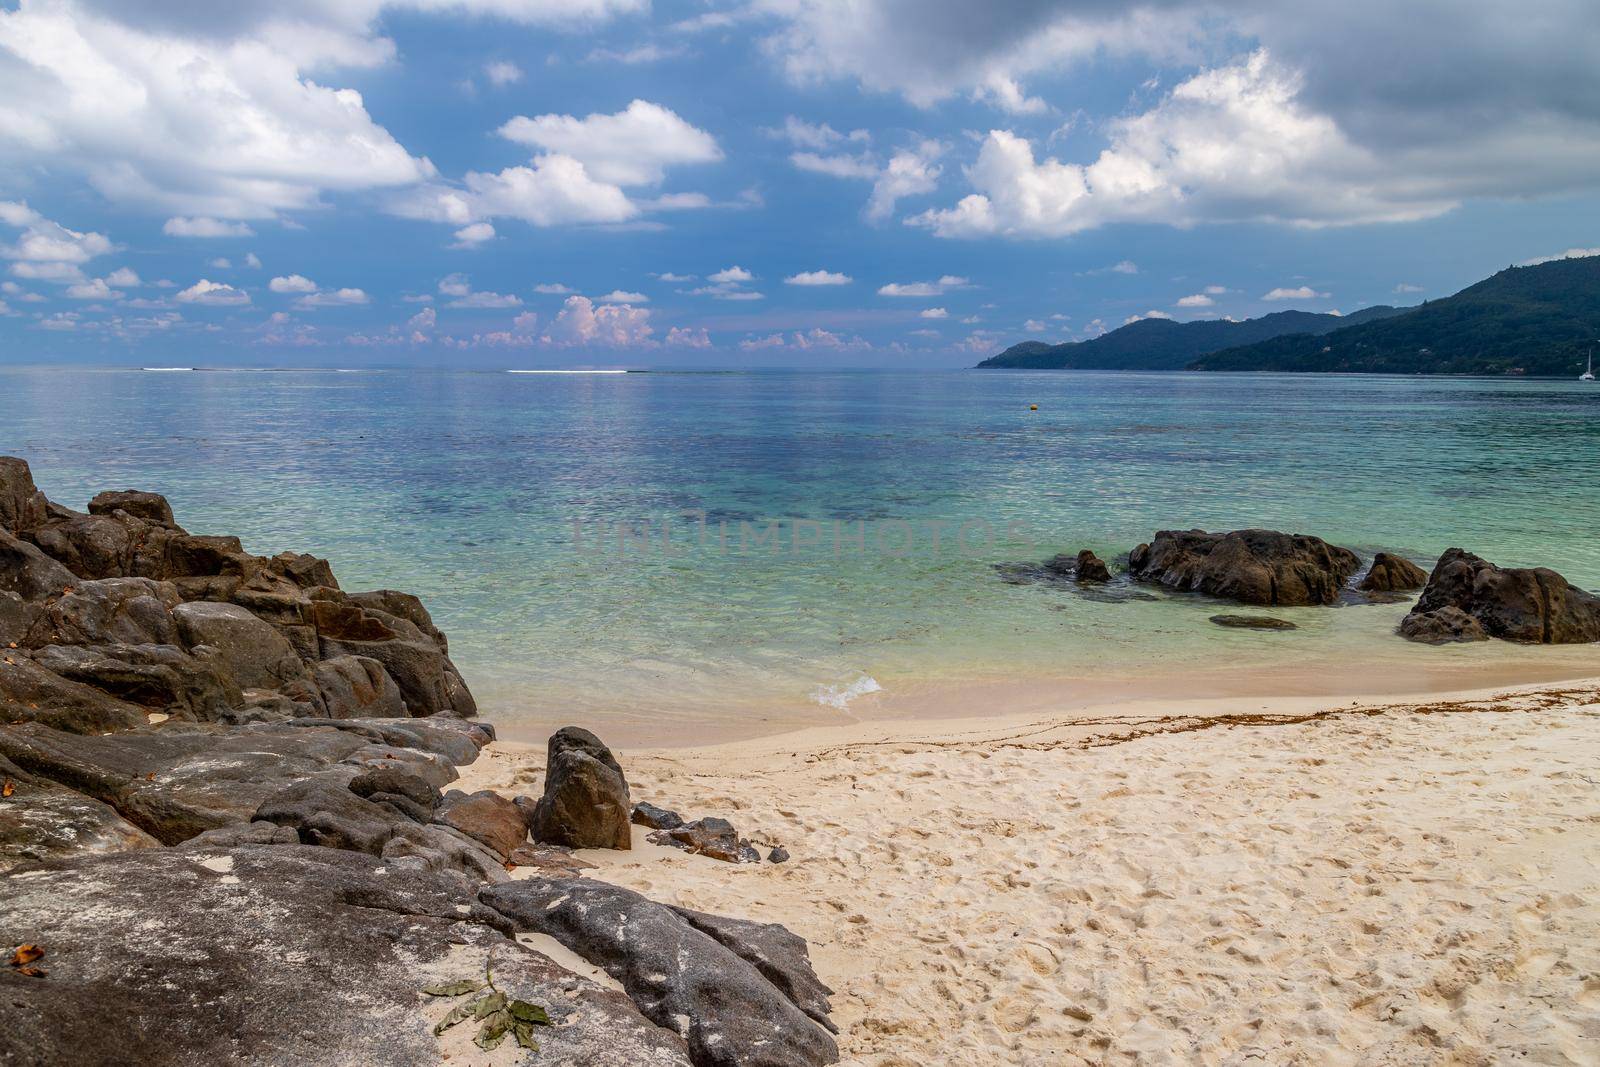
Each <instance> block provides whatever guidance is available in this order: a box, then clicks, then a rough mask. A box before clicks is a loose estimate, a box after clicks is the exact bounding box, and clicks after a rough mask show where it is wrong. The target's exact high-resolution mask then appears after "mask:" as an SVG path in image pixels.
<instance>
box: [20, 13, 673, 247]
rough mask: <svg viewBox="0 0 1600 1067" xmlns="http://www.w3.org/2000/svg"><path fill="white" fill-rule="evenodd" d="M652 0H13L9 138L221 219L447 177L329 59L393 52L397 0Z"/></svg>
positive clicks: (105, 186)
mask: <svg viewBox="0 0 1600 1067" xmlns="http://www.w3.org/2000/svg"><path fill="white" fill-rule="evenodd" d="M645 3H646V0H571V2H567V0H332V2H324V3H312V2H308V0H288V2H285V3H273V4H213V5H209V6H203V5H202V6H196V5H193V4H179V5H173V4H159V3H153V2H148V0H134V2H125V0H20V3H19V4H17V5H16V6H15V9H14V10H0V145H3V146H4V149H5V151H6V154H7V157H8V158H10V159H12V160H18V161H19V160H29V161H39V162H47V163H51V164H59V165H64V166H66V167H70V168H72V169H74V170H77V171H79V172H81V173H82V174H84V176H85V177H86V178H87V179H88V180H89V182H90V183H91V184H92V185H93V186H94V187H95V188H96V189H97V190H99V191H100V192H101V193H102V194H103V195H105V196H106V197H108V198H110V199H112V200H116V201H123V202H132V203H141V204H145V205H149V206H153V207H155V208H158V209H167V210H173V211H176V212H181V213H182V214H183V215H185V216H189V215H196V216H201V217H212V218H218V219H240V218H265V217H270V216H272V215H275V214H277V213H279V212H283V211H292V210H296V209H299V208H305V207H310V206H314V205H315V204H317V203H318V202H319V200H320V198H321V196H322V194H323V193H324V192H330V191H332V192H342V191H354V190H364V189H377V188H386V187H395V186H402V185H410V184H412V183H415V182H418V181H422V180H425V179H427V178H429V177H431V176H432V174H433V166H432V164H430V163H429V162H428V161H427V160H426V159H425V158H419V157H416V156H412V155H411V154H410V153H408V152H407V151H406V150H405V148H403V147H402V146H401V145H400V144H399V143H398V142H397V141H396V140H395V139H394V137H393V136H392V135H391V134H390V133H389V132H388V131H387V130H386V129H384V128H383V127H382V126H380V125H378V124H377V123H376V122H375V121H374V120H373V118H372V117H371V115H370V114H368V112H367V110H366V106H365V102H364V101H363V100H362V98H361V95H360V94H359V93H358V92H356V91H355V90H353V89H347V88H337V87H334V86H330V85H327V84H324V83H323V80H322V79H323V78H324V77H325V76H326V74H327V73H328V72H330V71H334V70H337V69H340V68H362V67H369V68H370V67H375V66H378V65H381V64H384V63H387V62H390V61H391V60H392V59H393V58H394V56H395V53H396V50H395V46H394V44H393V42H392V41H390V40H389V39H388V38H386V37H383V36H381V35H380V33H379V32H378V31H377V28H376V27H377V26H378V25H379V19H380V16H381V15H382V13H383V12H384V11H385V10H398V9H412V10H416V11H421V12H429V13H436V14H439V15H447V14H448V15H463V14H465V15H481V16H486V17H494V18H500V19H508V20H513V21H517V22H522V23H530V24H556V25H585V24H590V23H593V22H596V21H600V20H602V19H605V18H608V17H611V16H612V15H615V14H618V13H621V12H627V11H637V10H640V9H642V8H643V7H644V6H645Z"/></svg>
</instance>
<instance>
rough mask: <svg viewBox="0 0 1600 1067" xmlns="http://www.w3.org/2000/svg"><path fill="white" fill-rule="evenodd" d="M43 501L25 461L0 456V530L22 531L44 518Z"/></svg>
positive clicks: (44, 504) (24, 531) (13, 457)
mask: <svg viewBox="0 0 1600 1067" xmlns="http://www.w3.org/2000/svg"><path fill="white" fill-rule="evenodd" d="M46 504H47V502H46V500H45V497H44V494H43V493H41V492H39V487H38V486H36V485H34V484H33V472H32V471H31V470H29V469H28V464H27V463H26V462H25V461H23V460H20V459H18V458H17V457H15V456H0V530H9V531H11V532H12V533H26V532H27V531H29V530H31V529H33V528H34V527H35V526H37V525H39V524H40V523H41V522H43V521H44V520H45V508H46Z"/></svg>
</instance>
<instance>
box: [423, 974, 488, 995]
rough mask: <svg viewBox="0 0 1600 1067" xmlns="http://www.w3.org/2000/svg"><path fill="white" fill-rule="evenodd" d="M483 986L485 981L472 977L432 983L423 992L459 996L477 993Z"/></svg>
mask: <svg viewBox="0 0 1600 1067" xmlns="http://www.w3.org/2000/svg"><path fill="white" fill-rule="evenodd" d="M482 988H483V983H482V982H478V981H474V980H473V979H471V978H463V979H461V981H459V982H441V983H439V984H438V985H431V986H429V987H428V988H427V989H424V990H423V992H424V993H426V994H428V996H430V997H459V996H461V995H462V994H464V993H476V992H477V991H478V990H480V989H482Z"/></svg>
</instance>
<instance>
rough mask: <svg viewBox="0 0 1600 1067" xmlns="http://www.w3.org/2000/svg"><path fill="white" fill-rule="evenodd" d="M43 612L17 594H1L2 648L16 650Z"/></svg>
mask: <svg viewBox="0 0 1600 1067" xmlns="http://www.w3.org/2000/svg"><path fill="white" fill-rule="evenodd" d="M43 610H44V608H43V606H42V605H40V604H37V603H34V602H31V601H28V600H24V599H23V598H22V597H21V596H20V595H18V594H17V593H12V592H0V648H15V647H17V646H18V645H19V644H21V643H22V642H23V641H25V640H26V639H27V637H28V631H29V630H31V629H33V627H34V624H35V623H37V622H38V621H39V613H40V612H41V611H43Z"/></svg>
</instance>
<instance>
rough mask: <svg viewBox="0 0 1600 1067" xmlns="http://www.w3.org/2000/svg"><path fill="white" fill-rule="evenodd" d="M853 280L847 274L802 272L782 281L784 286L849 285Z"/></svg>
mask: <svg viewBox="0 0 1600 1067" xmlns="http://www.w3.org/2000/svg"><path fill="white" fill-rule="evenodd" d="M853 280H854V279H853V278H851V277H850V275H848V274H840V273H838V272H837V271H831V270H804V271H801V272H800V273H799V274H791V275H789V276H788V277H787V278H785V279H784V280H783V284H784V285H849V284H850V283H851V282H852V281H853Z"/></svg>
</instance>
